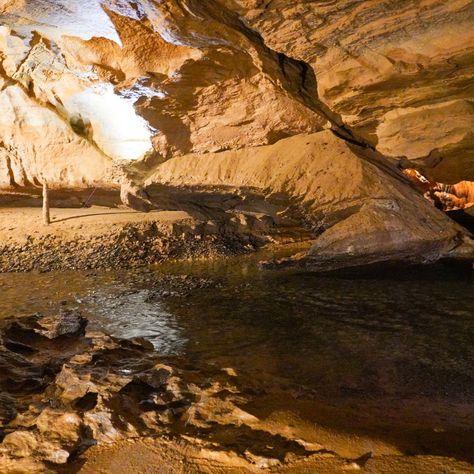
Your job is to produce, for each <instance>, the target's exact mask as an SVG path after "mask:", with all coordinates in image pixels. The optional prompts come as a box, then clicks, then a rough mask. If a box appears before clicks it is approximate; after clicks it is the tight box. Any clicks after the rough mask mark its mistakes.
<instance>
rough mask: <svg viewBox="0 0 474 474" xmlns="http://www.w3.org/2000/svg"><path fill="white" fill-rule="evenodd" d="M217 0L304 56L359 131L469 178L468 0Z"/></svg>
mask: <svg viewBox="0 0 474 474" xmlns="http://www.w3.org/2000/svg"><path fill="white" fill-rule="evenodd" d="M220 2H221V3H222V4H226V5H227V6H228V7H229V8H233V9H236V10H237V11H238V12H239V13H240V14H241V15H242V16H243V17H244V18H245V20H246V22H247V23H248V24H249V25H250V26H251V27H252V28H253V29H255V30H257V31H258V32H259V33H261V34H262V36H263V38H264V40H265V42H266V44H267V45H268V46H269V47H270V48H272V49H274V50H276V51H279V52H282V53H284V54H286V55H288V56H289V57H292V58H297V59H300V60H302V61H305V62H306V63H307V64H309V65H310V66H311V67H312V68H313V70H314V72H315V74H316V79H317V83H318V94H319V98H320V100H321V101H323V102H324V103H325V104H327V105H328V106H329V108H330V109H331V110H333V111H334V112H336V113H338V114H340V115H341V117H342V119H343V121H344V123H346V124H347V125H348V126H350V127H351V128H352V129H353V130H354V133H356V134H357V135H358V136H360V137H362V138H363V139H364V141H366V142H368V143H371V144H372V145H374V146H377V148H378V149H379V150H380V151H381V152H383V153H385V154H387V155H390V156H403V155H405V156H407V157H408V158H410V159H413V160H416V161H417V162H418V163H421V164H424V165H426V166H427V167H428V168H429V169H430V172H431V173H432V175H433V177H436V178H437V179H439V180H448V181H451V182H455V181H459V180H461V179H474V167H473V156H472V148H473V137H472V133H471V130H472V126H471V125H470V124H471V123H472V117H473V111H472V104H471V102H472V98H473V96H474V88H473V87H474V86H473V82H472V77H473V74H474V69H473V57H474V2H472V1H470V0H457V1H450V2H445V1H442V0H427V1H423V2H419V1H414V0H399V1H391V2H388V1H384V0H373V1H368V2H356V1H353V0H342V1H338V2H329V1H324V0H320V1H318V0H316V1H309V2H303V1H297V2H287V1H285V0H276V1H273V2H260V1H254V0H220Z"/></svg>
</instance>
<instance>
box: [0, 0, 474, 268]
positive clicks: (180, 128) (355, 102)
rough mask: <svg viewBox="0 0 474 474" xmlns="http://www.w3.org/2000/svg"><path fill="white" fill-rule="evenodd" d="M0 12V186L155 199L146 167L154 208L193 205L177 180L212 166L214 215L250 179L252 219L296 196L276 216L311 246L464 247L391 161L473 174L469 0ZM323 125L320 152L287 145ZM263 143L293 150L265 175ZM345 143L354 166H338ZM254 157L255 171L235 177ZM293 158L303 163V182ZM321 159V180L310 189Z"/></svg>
mask: <svg viewBox="0 0 474 474" xmlns="http://www.w3.org/2000/svg"><path fill="white" fill-rule="evenodd" d="M92 16H93V17H94V20H91V18H92ZM0 18H1V21H2V26H1V28H0V51H1V56H0V61H1V67H0V104H3V106H2V110H5V111H6V113H5V114H2V117H0V184H1V185H2V186H3V187H12V186H26V187H28V186H38V185H39V184H40V183H41V182H42V181H44V180H47V181H48V182H49V183H50V185H51V186H52V187H89V186H98V187H101V188H110V187H115V186H117V185H118V184H119V182H120V181H121V179H122V177H123V176H124V175H128V178H126V179H125V183H127V180H128V182H129V181H130V180H131V179H132V178H131V177H133V184H132V185H130V186H128V185H127V186H128V188H127V189H135V190H136V193H131V194H130V193H128V192H125V193H124V194H125V195H127V199H126V201H127V202H130V203H131V202H132V201H137V202H138V203H139V207H140V209H142V208H143V209H144V210H145V208H146V210H149V208H151V206H150V202H149V201H148V196H147V197H146V199H145V201H144V200H143V199H140V196H142V192H141V187H142V184H143V183H142V180H143V177H144V176H148V178H149V179H148V181H147V185H151V184H153V183H154V184H156V185H157V186H155V190H154V192H155V194H156V188H157V187H159V186H161V185H164V186H161V191H160V192H158V194H157V195H156V196H155V202H154V205H155V206H157V207H159V208H160V209H167V207H166V206H165V203H168V205H169V206H170V207H168V208H171V209H175V208H176V206H178V204H177V203H181V204H179V205H182V206H183V207H179V206H178V208H179V209H187V208H189V202H190V201H192V200H193V199H194V197H195V196H196V194H195V193H194V192H193V193H190V194H188V196H187V197H183V196H182V194H183V193H182V191H183V190H190V189H191V188H196V187H198V188H199V187H201V188H202V189H209V188H212V187H214V186H215V184H216V183H215V179H214V177H212V173H213V170H215V169H217V167H218V166H219V163H221V162H222V161H224V162H225V163H226V164H225V166H226V173H227V175H228V176H229V178H228V179H227V178H225V177H224V178H222V177H220V178H219V186H221V187H222V186H224V187H225V186H227V187H228V189H229V190H230V189H232V192H231V194H232V196H230V194H229V193H227V194H226V196H227V197H226V199H227V198H228V199H227V201H228V202H223V201H222V199H218V200H217V201H213V200H212V199H209V194H207V198H206V199H207V200H208V202H209V203H210V206H211V208H212V209H213V210H215V211H216V212H217V213H220V214H223V213H224V214H225V212H226V211H227V210H228V209H229V205H230V206H231V207H232V204H229V203H232V202H233V201H235V202H239V201H240V200H241V196H242V195H245V194H246V193H247V187H248V186H251V187H252V186H253V187H254V188H255V189H259V190H262V189H264V190H265V193H266V195H272V196H273V198H272V199H271V200H269V199H265V204H264V205H263V208H264V209H263V211H264V212H263V213H264V214H265V215H270V216H271V219H272V222H273V223H274V225H275V226H277V227H278V226H280V225H283V228H284V227H285V226H286V225H287V224H285V223H284V224H281V223H282V222H283V221H284V219H281V218H279V219H275V218H274V216H272V212H270V211H268V209H267V205H268V203H270V207H271V206H276V208H277V209H279V210H278V211H277V212H280V210H281V209H280V208H279V207H278V206H280V207H281V206H283V207H285V206H286V204H285V202H286V201H288V202H290V201H291V206H289V207H288V206H286V207H288V210H287V211H286V212H285V213H284V214H285V219H287V221H286V222H287V223H288V222H290V221H291V222H292V224H291V225H293V226H299V227H304V228H306V229H307V230H310V231H311V232H312V233H313V236H314V237H317V238H318V241H319V242H320V245H319V246H317V247H315V249H316V248H317V249H318V254H319V255H320V256H321V258H326V257H324V255H326V254H327V255H328V256H329V255H332V256H336V255H337V253H338V252H342V253H344V254H346V255H347V256H348V259H347V260H348V261H352V262H353V263H356V262H358V261H359V260H360V259H362V260H364V258H365V260H366V261H367V262H369V261H373V260H377V261H385V260H390V259H395V258H399V259H405V258H408V259H409V260H410V261H411V260H413V259H415V260H417V261H432V260H436V259H437V258H440V257H451V256H456V255H459V254H460V253H461V254H463V255H465V256H467V255H469V251H467V250H466V252H464V250H463V251H462V252H458V251H457V249H459V248H461V247H462V248H466V246H463V245H461V244H462V243H463V242H467V234H463V231H462V230H461V229H460V228H458V227H456V226H454V225H453V224H451V223H450V221H448V220H444V219H443V217H442V216H441V215H440V214H439V213H437V212H436V211H435V210H434V209H428V207H427V206H426V203H424V202H423V201H422V200H421V199H419V197H418V196H417V194H416V192H415V191H414V190H412V189H410V187H409V186H407V184H406V183H405V182H404V181H403V179H401V178H400V176H399V175H398V174H397V172H396V171H394V168H393V166H392V164H391V163H393V162H400V163H402V164H403V166H405V167H407V166H408V165H410V166H414V167H418V168H419V169H420V170H422V171H423V172H424V173H425V175H426V176H427V177H428V178H429V179H430V180H436V181H440V182H443V183H447V184H453V183H455V182H458V181H461V180H472V179H474V168H473V166H474V165H473V163H474V158H473V151H472V150H473V146H472V145H473V142H472V123H473V117H474V114H473V108H472V97H473V96H474V95H473V92H474V90H473V88H472V84H473V82H472V80H471V78H472V76H473V72H474V70H473V61H472V60H473V57H474V53H473V52H474V30H473V26H472V25H474V21H473V19H474V3H473V2H472V1H469V0H458V1H455V2H448V3H447V2H442V1H440V0H430V1H426V2H424V3H423V4H420V3H419V2H415V1H413V0H401V1H399V2H386V1H384V0H374V1H372V2H365V3H363V4H361V3H360V2H354V1H353V0H344V1H343V2H337V4H336V3H334V2H328V1H323V0H320V1H311V2H302V1H297V2H292V3H291V4H289V3H288V2H283V1H279V0H278V1H274V2H260V1H254V0H248V1H247V0H209V1H207V2H201V1H198V0H167V1H164V2H157V1H152V0H142V1H140V2H129V1H124V0H121V1H118V0H103V1H99V0H88V2H87V5H86V7H84V3H83V2H81V3H79V2H77V1H75V2H65V1H64V0H42V1H41V2H36V1H35V2H33V1H30V0H25V1H21V2H17V1H13V2H12V1H10V2H7V3H4V4H3V5H2V7H0ZM324 129H330V130H331V132H324V133H325V134H323V135H321V137H324V138H322V140H324V141H326V142H327V143H329V144H330V145H329V146H327V148H326V149H325V150H324V152H322V151H321V152H320V151H318V152H313V151H314V150H313V151H312V150H311V149H309V148H308V149H307V150H305V151H301V152H296V153H293V149H292V148H291V147H292V146H293V143H294V142H292V141H291V139H289V140H286V138H288V137H298V138H295V140H299V141H301V142H303V141H304V140H306V136H307V134H314V133H317V132H321V131H322V130H324ZM330 133H332V134H333V135H331V136H329V135H330ZM310 143H311V141H310ZM272 144H276V145H275V146H277V148H276V149H275V150H281V148H282V147H288V148H286V154H285V157H284V158H282V155H283V154H284V152H283V151H278V154H277V156H275V157H274V158H273V159H274V161H271V160H269V163H268V166H270V167H272V170H271V171H272V173H274V174H275V176H274V179H269V178H268V177H263V176H262V173H261V172H260V170H259V169H257V168H258V167H259V157H260V156H262V155H265V154H266V153H267V149H266V148H261V147H262V146H263V147H264V146H268V145H272ZM278 147H279V148H278ZM309 147H310V148H311V145H309ZM319 147H320V145H317V146H316V149H317V150H319ZM354 147H355V148H354ZM345 148H347V149H348V150H352V151H354V150H357V152H354V153H353V154H352V155H351V156H352V157H354V159H353V160H352V159H349V160H347V162H343V161H342V160H341V158H340V156H341V155H342V152H341V151H340V150H341V149H345ZM272 150H273V149H272ZM229 153H230V154H231V155H229ZM347 153H349V154H350V153H351V152H349V151H348V152H347ZM303 154H306V155H305V156H306V160H307V161H306V162H305V163H304V164H303V165H302V166H303V168H298V166H299V165H298V163H296V162H299V161H300V160H303V156H302V155H303ZM221 155H222V156H221ZM250 155H254V156H255V157H256V158H255V164H254V165H253V166H254V167H255V170H254V171H255V176H254V177H253V179H248V178H247V177H244V179H240V175H241V171H240V170H239V169H238V167H239V166H241V164H242V160H241V159H240V157H241V156H242V157H247V156H250ZM229 156H235V157H237V158H236V159H235V162H232V163H230V160H229V164H227V161H226V160H227V159H228V157H229ZM183 157H184V158H183ZM312 158H314V159H315V160H320V163H319V165H318V164H313V163H312V161H311V160H312ZM183 160H184V162H186V163H187V164H186V166H187V168H188V169H189V170H191V169H192V170H193V172H192V174H191V173H188V174H186V173H184V172H180V168H181V167H182V166H183V165H182V163H183ZM130 162H132V163H135V165H133V166H130ZM330 162H334V165H332V164H331V163H330ZM274 163H276V166H281V169H282V170H285V176H283V174H282V173H280V172H279V171H278V168H273V166H274ZM295 163H296V165H295ZM245 166H250V165H247V164H246V165H245ZM295 166H296V167H295ZM155 168H156V172H154V171H153V170H154V169H155ZM359 168H360V169H363V170H364V172H365V173H368V174H370V175H372V174H373V176H371V178H368V179H366V178H364V179H363V180H360V181H358V179H357V178H356V179H355V183H353V182H352V181H350V180H349V179H348V173H347V169H359ZM368 169H370V170H371V171H370V172H369V171H367V170H368ZM170 170H173V173H181V174H179V175H178V174H175V175H173V176H171V175H170V174H169V173H170V172H171V171H170ZM296 170H299V171H298V172H300V173H303V172H306V170H312V172H313V173H314V174H313V175H312V176H311V178H310V179H311V180H313V184H312V185H306V184H305V185H304V186H302V185H301V180H300V178H299V177H298V176H297V173H296ZM321 170H327V173H330V174H332V175H333V179H332V180H327V182H326V184H321V173H322V171H321ZM167 173H168V174H167ZM318 173H319V174H318ZM152 175H154V176H155V182H153V178H152V177H151V176H152ZM198 177H199V178H198ZM211 178H212V179H211ZM199 179H202V181H200V182H199ZM282 183H284V185H283V184H282ZM176 186H177V187H179V188H180V190H179V192H178V194H179V196H176V195H175V193H174V189H175V188H176ZM317 186H321V193H323V194H324V195H325V196H326V197H324V196H322V197H321V196H320V195H318V194H317V193H316V192H315V191H314V189H316V188H317ZM342 187H344V188H347V189H344V190H342ZM364 187H365V189H364ZM310 188H311V189H310ZM313 188H314V189H313ZM165 189H166V190H168V191H169V192H170V194H169V195H168V196H166V195H165V193H164V192H163V190H165ZM303 190H304V191H303ZM258 192H261V191H258ZM307 192H308V195H306V193H307ZM217 194H219V195H222V188H221V189H220V190H219V192H218V193H217ZM279 194H281V195H282V196H283V198H282V201H283V203H278V202H277V201H278V199H275V196H278V195H279ZM347 195H348V196H347ZM308 196H309V197H308ZM312 199H314V201H313V204H311V205H310V204H308V202H309V200H312ZM261 201H262V199H260V197H259V198H256V200H254V202H252V200H251V199H250V198H247V199H246V208H245V209H246V212H253V213H257V214H258V213H260V211H261V206H262V203H261ZM275 202H277V204H275ZM348 202H350V203H351V205H348ZM409 203H410V204H409ZM195 207H198V208H200V209H201V211H202V208H203V206H202V205H199V203H198V205H197V206H195ZM355 209H357V212H355V213H354V210H355ZM273 214H275V212H273ZM334 216H339V217H334ZM387 236H388V237H387ZM327 239H329V240H327ZM364 256H365V257H364ZM353 257H354V258H353ZM359 257H360V258H359ZM328 258H329V257H328ZM331 258H332V257H331Z"/></svg>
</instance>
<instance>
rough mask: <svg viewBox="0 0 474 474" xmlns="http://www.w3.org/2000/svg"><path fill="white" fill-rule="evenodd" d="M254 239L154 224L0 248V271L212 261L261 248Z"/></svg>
mask: <svg viewBox="0 0 474 474" xmlns="http://www.w3.org/2000/svg"><path fill="white" fill-rule="evenodd" d="M259 244H260V242H259V241H258V240H257V239H256V238H253V237H252V236H245V235H239V234H237V233H231V232H229V233H226V232H224V233H212V234H208V233H207V231H206V229H205V225H202V226H200V227H199V226H198V227H197V228H191V227H188V226H181V228H179V229H176V228H175V229H173V230H172V231H171V232H168V231H167V230H164V229H160V228H159V227H158V226H156V225H155V224H141V225H127V226H124V227H123V228H121V229H120V230H119V231H118V232H117V231H115V230H113V231H110V232H107V233H103V234H100V235H97V236H95V237H90V238H88V237H85V238H79V239H64V238H62V237H57V236H46V237H40V238H34V237H32V238H30V239H27V241H26V242H25V243H18V244H13V245H8V244H7V245H2V246H0V272H2V273H8V272H29V271H40V272H47V271H55V270H89V269H113V268H127V267H138V266H144V265H150V264H155V263H159V262H162V261H164V260H169V259H186V258H191V257H192V258H212V257H215V256H222V255H236V254H239V253H243V252H246V251H249V250H254V249H256V248H258V246H259Z"/></svg>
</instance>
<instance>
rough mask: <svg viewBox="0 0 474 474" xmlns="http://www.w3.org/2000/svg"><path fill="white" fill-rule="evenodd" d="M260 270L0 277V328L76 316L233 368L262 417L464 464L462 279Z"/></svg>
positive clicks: (470, 404) (248, 263)
mask: <svg viewBox="0 0 474 474" xmlns="http://www.w3.org/2000/svg"><path fill="white" fill-rule="evenodd" d="M262 258H267V256H266V255H254V256H246V257H238V258H229V259H219V260H214V261H206V262H194V263H192V262H191V263H190V262H179V263H170V264H164V265H160V266H156V267H153V268H146V269H140V270H126V271H114V272H60V273H49V274H8V275H0V292H1V295H2V298H1V299H0V319H1V318H5V317H9V316H17V317H20V316H22V315H24V316H26V315H30V314H32V313H34V312H41V313H43V314H54V313H57V312H58V311H60V310H61V309H62V308H67V309H70V308H75V309H80V310H81V311H83V312H84V313H85V314H86V315H87V316H88V317H89V318H90V320H91V324H92V325H93V326H94V327H97V328H101V329H105V330H106V331H108V332H110V333H113V334H114V335H117V336H121V337H134V336H145V337H147V338H148V339H150V340H151V341H152V342H153V344H154V345H155V348H156V350H157V351H158V352H159V353H161V354H162V355H163V357H164V358H169V359H173V360H175V361H179V363H180V364H182V365H186V366H188V367H191V368H196V370H199V367H202V366H206V365H207V366H215V367H222V368H224V367H232V368H233V369H235V371H236V372H237V374H238V381H239V382H240V383H241V384H242V386H244V387H246V390H247V391H249V392H251V393H252V394H253V397H252V399H253V400H252V402H251V403H250V404H249V405H248V406H247V407H246V410H248V411H250V412H252V413H254V414H256V415H257V416H259V417H262V416H267V415H270V414H271V413H273V412H275V411H278V410H289V411H292V412H295V413H297V414H298V416H299V417H300V418H301V419H303V420H306V421H309V422H311V423H316V424H318V425H320V426H323V427H327V428H330V429H335V430H338V431H340V432H347V433H349V434H353V433H355V434H368V435H374V436H377V437H378V438H383V439H385V440H387V441H389V442H392V443H394V444H396V445H397V446H399V448H400V449H401V450H402V451H404V452H406V453H407V454H416V453H425V452H426V453H432V454H443V455H452V456H454V457H458V458H460V459H466V460H469V461H473V460H474V454H473V453H474V449H472V448H474V277H473V273H472V270H471V269H470V268H468V267H466V266H461V267H459V266H455V265H448V264H439V265H436V266H429V267H400V266H388V267H384V268H380V267H379V268H372V269H366V270H365V271H363V272H361V271H351V272H340V273H338V274H333V275H325V276H321V275H315V274H308V273H295V272H292V271H288V270H286V271H266V272H262V271H260V270H258V268H257V262H258V261H259V260H260V259H262ZM369 448H370V447H369ZM369 448H368V450H370V449H369Z"/></svg>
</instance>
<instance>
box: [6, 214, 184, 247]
mask: <svg viewBox="0 0 474 474" xmlns="http://www.w3.org/2000/svg"><path fill="white" fill-rule="evenodd" d="M186 219H190V220H191V219H192V218H191V216H190V215H189V214H188V213H186V212H183V211H153V212H149V213H143V212H137V211H133V210H130V209H126V208H123V209H113V208H108V207H101V206H92V207H89V208H54V209H51V220H52V222H51V224H50V225H49V226H47V225H44V224H43V220H42V211H41V209H40V208H36V207H22V208H3V209H0V240H1V241H2V242H7V241H15V240H20V241H21V240H24V239H25V236H29V235H32V236H46V235H50V236H58V237H66V236H72V237H74V236H75V235H77V236H81V237H87V236H96V235H100V234H101V233H103V232H104V231H106V230H108V229H109V228H110V226H114V225H120V226H123V225H126V224H137V223H149V222H159V223H166V224H170V223H173V222H180V221H183V220H186Z"/></svg>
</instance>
